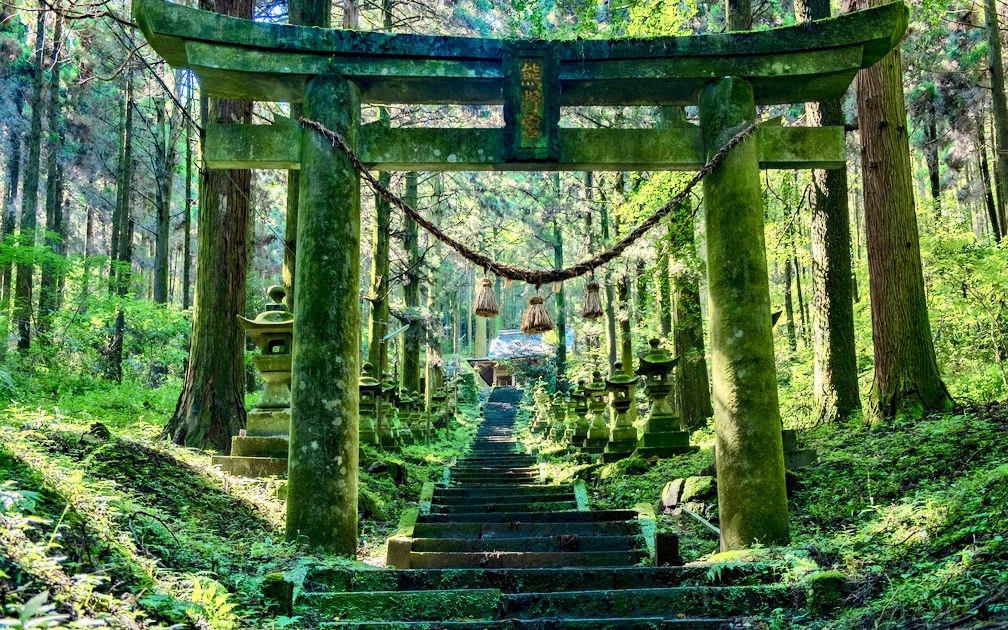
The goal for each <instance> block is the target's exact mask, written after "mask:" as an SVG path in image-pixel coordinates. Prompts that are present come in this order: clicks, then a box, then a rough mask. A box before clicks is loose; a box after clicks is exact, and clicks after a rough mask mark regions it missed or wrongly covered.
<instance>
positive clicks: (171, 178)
mask: <svg viewBox="0 0 1008 630" xmlns="http://www.w3.org/2000/svg"><path fill="white" fill-rule="evenodd" d="M154 106H155V108H156V110H157V123H156V126H155V133H157V139H156V140H155V142H154V149H155V150H156V151H157V155H156V158H155V159H156V162H155V179H156V181H155V186H154V208H155V212H156V219H157V220H156V223H155V226H156V229H155V231H154V302H155V303H157V304H164V303H166V302H167V301H168V244H169V241H170V240H171V203H172V192H173V190H174V189H175V186H174V183H175V160H176V155H177V149H176V144H177V141H178V119H177V117H176V116H175V115H169V114H168V112H167V111H166V109H165V108H166V107H167V102H166V101H165V99H163V98H158V99H155V101H154Z"/></svg>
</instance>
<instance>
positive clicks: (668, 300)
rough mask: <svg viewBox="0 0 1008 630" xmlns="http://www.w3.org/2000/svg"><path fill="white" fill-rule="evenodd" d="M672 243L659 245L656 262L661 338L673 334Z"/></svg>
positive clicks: (663, 242) (662, 242)
mask: <svg viewBox="0 0 1008 630" xmlns="http://www.w3.org/2000/svg"><path fill="white" fill-rule="evenodd" d="M669 247H670V243H668V242H666V241H660V242H659V243H658V257H657V259H656V260H655V285H656V286H657V291H656V292H657V295H658V326H659V330H660V331H661V336H662V337H665V338H668V336H669V335H670V334H671V333H672V283H671V282H670V279H669Z"/></svg>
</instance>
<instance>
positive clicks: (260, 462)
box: [210, 455, 287, 477]
mask: <svg viewBox="0 0 1008 630" xmlns="http://www.w3.org/2000/svg"><path fill="white" fill-rule="evenodd" d="M210 465H212V466H220V468H221V470H223V471H224V472H226V473H231V474H232V475H235V476H236V477H286V476H287V458H286V457H232V456H230V455H213V456H212V457H211V458H210Z"/></svg>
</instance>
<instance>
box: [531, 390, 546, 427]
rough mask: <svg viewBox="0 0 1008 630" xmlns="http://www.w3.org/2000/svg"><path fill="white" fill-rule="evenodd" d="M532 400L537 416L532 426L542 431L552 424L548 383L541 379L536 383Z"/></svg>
mask: <svg viewBox="0 0 1008 630" xmlns="http://www.w3.org/2000/svg"><path fill="white" fill-rule="evenodd" d="M532 401H533V405H532V409H533V411H534V412H535V417H534V418H533V420H532V426H531V427H530V428H531V429H532V431H534V432H536V433H542V432H544V431H546V430H547V429H548V428H549V426H550V422H549V409H548V408H549V403H550V400H549V392H547V391H546V384H545V383H544V382H543V381H541V380H540V381H539V382H538V383H536V386H535V389H534V390H532Z"/></svg>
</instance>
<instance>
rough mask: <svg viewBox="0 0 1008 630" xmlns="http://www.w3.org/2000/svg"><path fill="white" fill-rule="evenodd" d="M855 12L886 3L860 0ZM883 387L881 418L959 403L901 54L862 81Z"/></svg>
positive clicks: (868, 232)
mask: <svg viewBox="0 0 1008 630" xmlns="http://www.w3.org/2000/svg"><path fill="white" fill-rule="evenodd" d="M851 4H852V6H851V8H852V9H864V8H868V7H869V6H875V5H878V4H881V0H853V2H852V3H851ZM856 86H857V106H858V118H859V121H860V124H859V127H860V132H861V133H860V135H861V164H862V177H863V180H864V214H865V238H866V244H867V247H868V272H869V291H870V293H871V310H872V337H873V340H874V346H875V382H874V384H873V386H872V392H871V396H870V398H869V401H868V411H869V414H871V415H872V416H873V417H874V418H881V417H889V416H894V415H896V414H899V413H902V412H911V413H919V412H921V411H940V410H945V409H948V408H949V407H950V406H951V403H952V400H951V398H950V396H949V393H948V390H947V389H946V387H945V383H944V382H943V381H942V379H941V375H940V374H939V372H938V363H937V361H936V359H935V351H934V343H933V342H932V339H931V322H930V321H929V320H928V311H927V300H926V298H925V295H924V276H923V272H922V269H921V257H920V236H919V233H918V229H917V214H916V210H915V208H914V191H913V170H912V167H911V164H910V145H909V141H908V137H907V112H906V103H905V101H904V98H903V73H902V58H901V55H900V51H899V49H896V50H894V51H893V52H891V53H889V54H888V55H886V56H885V58H883V59H882V60H881V61H879V62H878V63H877V64H875V65H874V66H872V67H871V68H868V69H866V70H862V71H860V72H859V73H858V76H857V82H856Z"/></svg>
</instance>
